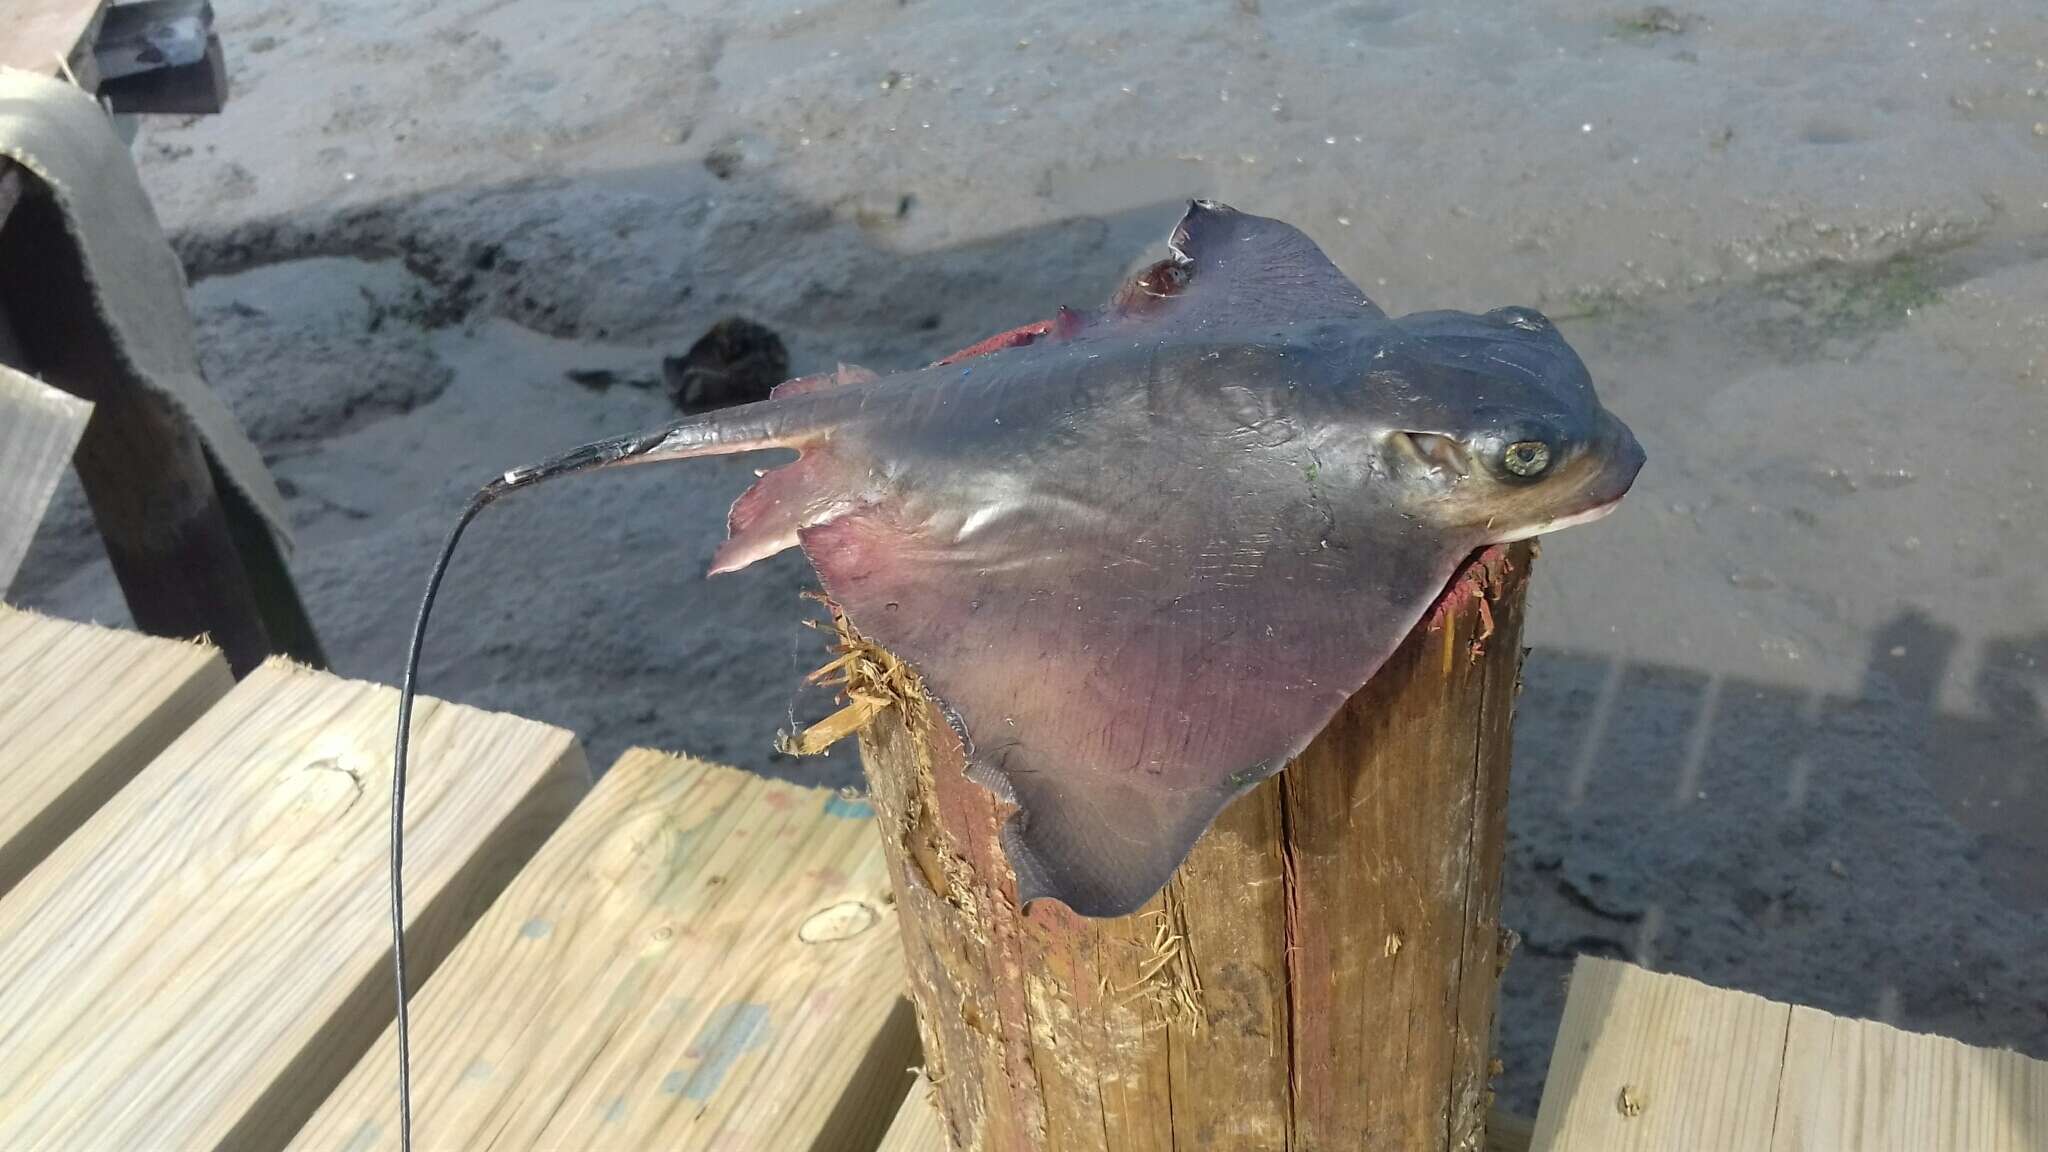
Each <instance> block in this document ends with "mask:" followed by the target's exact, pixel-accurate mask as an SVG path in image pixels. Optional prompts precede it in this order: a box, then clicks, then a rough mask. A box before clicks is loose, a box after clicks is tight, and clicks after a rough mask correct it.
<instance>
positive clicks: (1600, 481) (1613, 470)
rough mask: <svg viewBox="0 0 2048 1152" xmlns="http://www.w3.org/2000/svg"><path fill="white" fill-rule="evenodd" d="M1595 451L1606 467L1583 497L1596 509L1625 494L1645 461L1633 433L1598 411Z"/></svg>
mask: <svg viewBox="0 0 2048 1152" xmlns="http://www.w3.org/2000/svg"><path fill="white" fill-rule="evenodd" d="M1595 443H1596V444H1597V445H1598V447H1597V449H1596V451H1598V453H1599V454H1600V457H1601V459H1603V460H1604V461H1605V462H1606V464H1605V467H1603V468H1602V469H1601V470H1600V475H1599V477H1598V478H1597V479H1595V480H1594V482H1593V484H1592V485H1591V486H1590V491H1589V492H1588V493H1587V494H1588V495H1589V496H1591V497H1593V501H1592V503H1593V505H1594V506H1595V507H1600V506H1603V505H1607V504H1612V503H1614V502H1615V501H1616V500H1619V499H1621V498H1622V497H1623V496H1625V495H1627V494H1628V490H1629V488H1630V487H1632V486H1633V485H1634V484H1635V482H1636V474H1637V473H1639V472H1641V471H1642V470H1643V462H1644V460H1645V459H1647V457H1646V455H1645V453H1644V452H1643V446H1642V444H1641V443H1640V442H1638V441H1637V440H1636V435H1635V433H1634V432H1632V431H1630V430H1629V426H1628V425H1626V424H1624V423H1622V422H1621V421H1620V420H1619V419H1617V418H1616V417H1615V415H1614V414H1613V413H1612V412H1608V411H1606V410H1604V409H1603V410H1602V411H1601V413H1600V424H1599V431H1598V433H1597V434H1596V438H1595Z"/></svg>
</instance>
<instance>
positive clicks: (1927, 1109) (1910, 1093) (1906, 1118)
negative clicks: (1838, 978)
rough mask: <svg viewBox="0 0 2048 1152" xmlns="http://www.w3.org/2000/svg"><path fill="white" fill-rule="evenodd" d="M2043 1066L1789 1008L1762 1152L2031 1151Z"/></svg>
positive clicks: (2046, 1109)
mask: <svg viewBox="0 0 2048 1152" xmlns="http://www.w3.org/2000/svg"><path fill="white" fill-rule="evenodd" d="M2044 1148H2048V1063H2043V1062H2041V1061H2037V1060H2029V1059H2027V1058H2026V1057H2024V1056H2021V1055H2019V1054H2018V1053H2016V1052H2004V1051H1993V1050H1989V1049H1983V1048H1971V1047H1969V1046H1967V1045H1965V1044H1962V1043H1960V1042H1958V1041H1955V1040H1950V1039H1948V1038H1946V1037H1942V1036H1921V1035H1915V1034H1913V1033H1910V1032H1901V1031H1900V1030H1898V1029H1896V1028H1892V1027H1889V1026H1887V1025H1884V1024H1879V1023H1877V1022H1875V1021H1870V1020H1845V1019H1842V1018H1840V1017H1837V1016H1830V1015H1828V1014H1827V1013H1825V1012H1817V1011H1815V1010H1813V1009H1811V1008H1803V1007H1800V1008H1794V1009H1792V1024H1791V1032H1790V1035H1789V1036H1788V1037H1787V1039H1786V1042H1785V1075H1784V1080H1783V1083H1782V1086H1781V1088H1780V1091H1779V1104H1778V1128H1777V1133H1776V1138H1775V1139H1774V1140H1773V1141H1772V1143H1771V1145H1770V1152H1835V1150H1836V1149H1849V1150H1852V1152H1964V1150H1968V1152H2040V1150H2041V1149H2044Z"/></svg>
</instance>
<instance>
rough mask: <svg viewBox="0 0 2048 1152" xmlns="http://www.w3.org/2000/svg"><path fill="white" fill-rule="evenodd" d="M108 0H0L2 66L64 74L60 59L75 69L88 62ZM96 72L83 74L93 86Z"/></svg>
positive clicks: (79, 78) (85, 83) (88, 84)
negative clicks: (93, 37)
mask: <svg viewBox="0 0 2048 1152" xmlns="http://www.w3.org/2000/svg"><path fill="white" fill-rule="evenodd" d="M105 8H106V0H0V67H7V68H21V69H25V70H27V71H30V72H40V73H42V74H43V75H45V76H61V75H63V74H64V70H63V68H62V67H60V66H59V61H60V60H66V61H70V62H71V66H72V69H73V71H74V72H76V71H77V69H78V67H79V66H80V65H81V64H89V63H90V60H91V57H92V51H91V45H90V44H89V43H87V41H88V40H89V39H90V38H91V36H92V34H93V32H94V31H95V30H96V29H97V28H98V27H99V22H100V13H101V12H102V11H103V10H104V9H105ZM97 78H98V77H97V75H96V74H94V75H80V76H79V77H78V80H79V82H80V83H81V84H84V85H86V86H87V87H91V86H92V85H93V84H94V83H95V81H96V80H97Z"/></svg>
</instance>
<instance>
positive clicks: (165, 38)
mask: <svg viewBox="0 0 2048 1152" xmlns="http://www.w3.org/2000/svg"><path fill="white" fill-rule="evenodd" d="M212 36H213V5H212V4H210V3H208V2H207V0H143V2H142V3H139V4H116V5H113V6H112V7H110V8H108V9H107V11H106V15H105V16H104V17H103V18H102V19H101V21H100V28H99V34H98V35H97V36H96V37H95V38H94V40H93V44H92V56H93V62H94V63H95V64H97V65H98V67H99V74H100V83H101V85H102V88H103V89H104V86H105V84H106V83H107V82H108V81H110V80H119V79H122V78H123V77H127V76H135V75H139V74H141V73H144V72H154V71H156V70H158V69H162V68H184V67H189V66H191V65H193V64H197V63H199V62H200V61H201V60H204V59H205V58H206V47H207V44H208V42H209V41H210V40H211V38H212Z"/></svg>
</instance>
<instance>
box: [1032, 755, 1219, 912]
mask: <svg viewBox="0 0 2048 1152" xmlns="http://www.w3.org/2000/svg"><path fill="white" fill-rule="evenodd" d="M1002 778H1003V780H1004V781H1005V782H1006V783H1007V785H1008V788H1007V791H1008V792H1009V794H1010V795H1011V796H1012V797H1013V798H1014V799H1015V801H1016V803H1017V811H1016V813H1015V814H1013V815H1012V816H1011V817H1010V818H1009V820H1008V821H1007V822H1006V823H1005V824H1004V825H1003V852H1004V855H1006V856H1007V857H1008V858H1009V862H1010V868H1011V870H1012V871H1013V872H1015V873H1016V874H1017V901H1018V903H1019V904H1021V905H1026V906H1028V905H1030V904H1031V902H1032V901H1034V900H1042V899H1056V900H1058V901H1060V902H1061V903H1063V904H1065V905H1066V906H1067V907H1069V908H1072V909H1073V910H1074V911H1075V912H1077V913H1079V914H1081V915H1083V916H1090V917H1106V916H1128V915H1130V914H1131V913H1133V912H1136V911H1137V910H1138V909H1139V908H1141V907H1143V906H1144V904H1145V902H1146V901H1147V900H1150V899H1151V898H1152V897H1153V895H1154V894H1156V893H1157V892H1158V891H1159V890H1160V889H1161V888H1164V887H1165V886H1166V882H1167V881H1168V880H1169V879H1171V878H1172V877H1173V872H1174V869H1176V868H1178V867H1180V865H1181V861H1183V860H1185V859H1186V858H1187V855H1188V852H1189V851H1190V850H1191V849H1193V847H1194V846H1195V841H1196V840H1198V839H1200V838H1201V835H1202V833H1203V831H1204V830H1205V829H1207V828H1208V827H1209V824H1210V822H1211V821H1213V820H1215V818H1216V816H1217V814H1218V813H1220V812H1222V811H1223V808H1224V806H1225V805H1227V804H1229V803H1230V802H1231V801H1232V800H1234V799H1236V798H1237V796H1238V795H1239V793H1240V792H1241V791H1242V790H1241V789H1233V788H1227V787H1226V788H1201V789H1197V790H1194V791H1178V790H1175V791H1166V790H1160V789H1157V788H1145V787H1134V786H1132V785H1130V784H1128V783H1125V782H1122V781H1119V780H1117V779H1116V778H1114V777H1110V776H1105V775H1100V774H1095V773H1077V774H1074V775H1072V776H1069V777H1067V778H1064V779H1062V778H1059V777H1055V776H1051V775H1048V774H1045V773H1041V772H1034V771H1031V770H1029V769H1028V768H1020V767H1019V766H1017V765H1015V764H1010V765H1008V766H1006V767H1005V768H1004V769H1003V776H1002Z"/></svg>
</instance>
